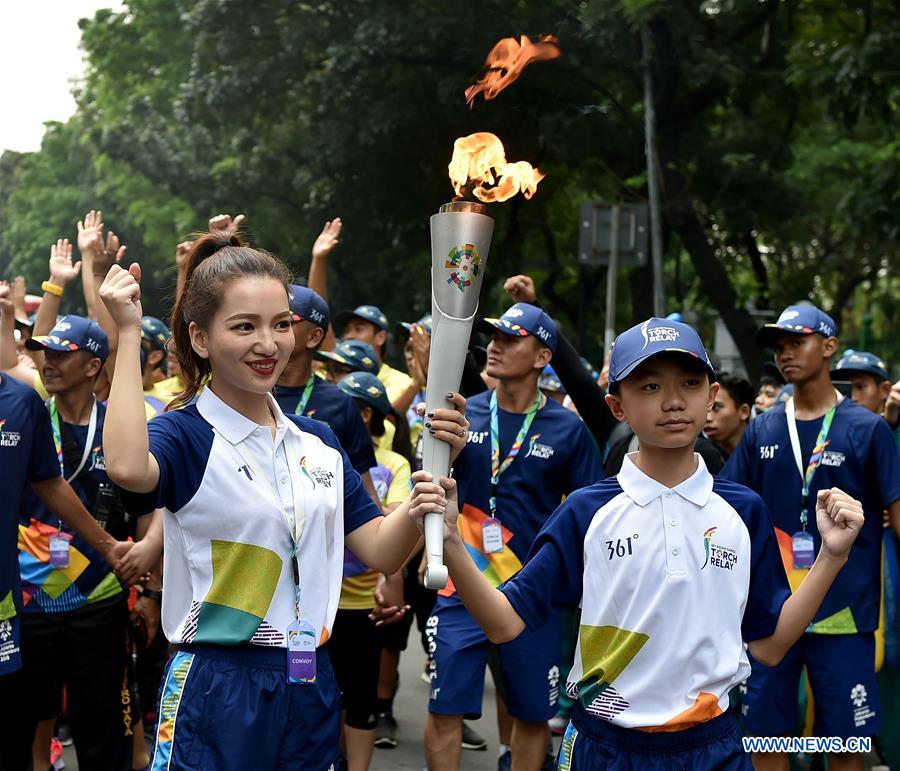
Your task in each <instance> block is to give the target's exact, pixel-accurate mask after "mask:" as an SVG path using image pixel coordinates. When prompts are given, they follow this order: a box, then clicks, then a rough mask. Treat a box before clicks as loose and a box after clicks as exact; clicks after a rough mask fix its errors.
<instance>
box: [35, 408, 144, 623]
mask: <svg viewBox="0 0 900 771" xmlns="http://www.w3.org/2000/svg"><path fill="white" fill-rule="evenodd" d="M44 412H45V413H46V412H47V409H46V407H45V408H44ZM48 418H49V415H48ZM105 419H106V406H105V405H103V404H101V403H98V404H97V429H96V432H95V433H94V438H93V441H92V446H91V448H90V453H89V454H88V457H87V461H86V462H85V465H84V469H83V470H82V471H81V472H80V473H79V474H78V476H77V477H75V479H73V480H72V481H71V482H70V484H71V486H72V489H73V490H74V491H75V493H76V494H77V495H78V497H79V498H80V499H81V502H82V503H83V504H84V507H85V508H86V509H87V510H88V511H89V512H91V513H96V512H95V502H96V498H97V495H98V491H99V490H100V489H101V488H102V487H105V488H106V489H107V490H109V491H115V492H114V493H113V494H115V495H118V488H117V487H116V486H115V485H114V484H113V483H112V481H110V478H109V477H108V476H107V475H106V461H105V458H104V455H103V424H104V421H105ZM65 426H66V428H67V430H68V431H69V432H70V433H71V435H72V438H73V439H74V441H75V445H76V449H77V452H76V453H73V455H74V456H77V458H78V460H80V459H81V455H82V452H83V451H84V446H85V443H86V442H87V439H88V427H87V426H78V425H73V424H71V423H66V424H65ZM51 430H52V429H51ZM50 447H51V451H52V452H53V457H54V462H55V463H56V469H57V471H59V460H58V458H57V456H56V451H55V448H54V446H53V440H52V434H51V440H50ZM70 460H71V458H70V459H66V460H65V461H64V463H65V475H66V477H67V478H68V477H69V476H71V475H72V474H73V473H74V472H75V469H76V467H77V464H78V461H77V460H76V461H75V463H74V464H73V463H71V462H70ZM152 511H153V507H152V506H149V505H148V506H144V507H141V508H139V509H137V510H134V509H130V510H129V512H128V515H129V520H128V521H123V520H122V519H121V518H115V519H114V520H111V521H109V522H106V523H101V525H102V526H104V528H105V529H106V530H107V531H108V532H110V534H111V535H113V537H114V538H116V539H117V540H122V539H124V538H125V537H127V535H132V534H133V530H134V521H133V519H131V515H135V516H140V515H144V514H149V513H151V512H152ZM59 526H60V520H59V518H58V517H57V516H56V514H54V513H53V512H52V511H50V509H48V508H47V506H46V505H45V504H44V502H43V501H42V500H41V499H40V498H39V497H38V496H37V494H36V493H35V492H34V491H33V490H31V489H29V490H26V492H25V495H24V496H23V499H22V505H21V507H20V509H19V571H20V573H21V576H22V590H23V600H24V608H23V612H24V613H41V612H43V613H63V612H66V611H71V610H75V609H77V608H80V607H83V606H84V605H88V604H91V603H94V602H99V601H101V600H107V599H110V598H112V597H115V596H117V595H119V594H121V593H122V591H123V589H124V587H125V585H124V584H123V583H122V582H121V581H120V580H119V579H118V578H117V577H116V575H115V573H113V570H112V568H111V567H110V566H109V563H108V562H107V561H106V560H105V559H103V557H102V556H101V555H100V553H99V552H97V551H96V550H95V549H94V548H93V547H92V546H90V545H88V543H87V542H86V541H85V540H84V539H82V538H81V536H79V535H76V534H75V532H74V531H73V530H71V528H69V527H68V525H66V524H65V522H63V523H62V531H63V532H64V533H67V534H68V535H69V536H71V540H70V542H69V567H67V568H54V567H53V566H52V565H50V563H49V548H50V545H49V542H50V538H51V537H52V536H53V535H55V534H56V531H57V528H58V527H59ZM129 531H131V532H129Z"/></svg>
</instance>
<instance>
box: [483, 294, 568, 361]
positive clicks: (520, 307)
mask: <svg viewBox="0 0 900 771" xmlns="http://www.w3.org/2000/svg"><path fill="white" fill-rule="evenodd" d="M478 328H479V329H481V330H482V331H483V332H492V331H493V330H495V329H497V330H499V331H500V332H503V334H505V335H519V336H521V337H524V336H525V335H533V336H534V337H536V338H537V339H538V340H540V341H541V342H542V343H543V344H544V345H546V346H547V347H548V348H549V349H550V350H551V351H552V352H553V353H556V338H557V334H558V333H557V329H556V322H555V321H554V320H553V319H551V318H550V316H548V315H547V314H546V313H545V312H544V311H542V310H541V309H540V308H538V307H537V306H536V305H530V304H529V303H516V304H515V305H513V306H512V307H510V308H507V309H506V311H504V313H503V315H502V316H501V317H500V318H499V319H482V320H481V321H480V322H478Z"/></svg>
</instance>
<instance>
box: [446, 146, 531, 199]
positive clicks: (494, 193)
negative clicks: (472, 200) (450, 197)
mask: <svg viewBox="0 0 900 771" xmlns="http://www.w3.org/2000/svg"><path fill="white" fill-rule="evenodd" d="M447 168H448V169H449V171H450V182H451V183H452V184H453V189H454V190H455V191H456V195H457V197H459V198H462V197H463V195H464V193H465V188H466V185H468V184H469V183H470V182H474V183H478V184H477V185H476V187H475V188H473V190H472V195H474V196H475V197H476V198H477V199H478V200H479V201H484V202H485V203H491V202H493V201H505V200H506V199H507V198H512V197H513V196H514V195H515V194H516V193H518V192H520V191H521V193H522V195H524V196H525V198H531V196H533V195H534V194H535V191H536V190H537V186H538V182H540V181H541V180H542V179H543V178H544V174H542V173H541V171H540V170H539V169H535V168H534V167H533V166H532V165H531V164H530V163H528V162H527V161H517V162H516V163H508V162H507V160H506V151H505V150H504V149H503V143H502V142H501V141H500V140H499V139H498V138H497V137H496V136H495V135H494V134H490V133H488V132H486V131H480V132H478V133H477V134H469V136H467V137H460V138H459V139H457V140H456V141H455V142H454V143H453V158H452V159H451V160H450V165H449V166H448V167H447ZM485 185H494V187H490V188H486V187H485Z"/></svg>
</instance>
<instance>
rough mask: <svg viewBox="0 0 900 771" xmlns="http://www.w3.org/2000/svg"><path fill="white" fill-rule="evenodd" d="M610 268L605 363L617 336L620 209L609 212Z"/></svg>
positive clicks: (615, 207)
mask: <svg viewBox="0 0 900 771" xmlns="http://www.w3.org/2000/svg"><path fill="white" fill-rule="evenodd" d="M609 215H610V223H609V268H608V269H607V271H606V329H605V330H604V332H603V357H604V361H605V360H606V357H607V356H609V351H610V349H611V348H612V343H613V340H614V339H615V336H616V283H617V281H618V273H619V207H618V206H613V207H612V209H610V212H609Z"/></svg>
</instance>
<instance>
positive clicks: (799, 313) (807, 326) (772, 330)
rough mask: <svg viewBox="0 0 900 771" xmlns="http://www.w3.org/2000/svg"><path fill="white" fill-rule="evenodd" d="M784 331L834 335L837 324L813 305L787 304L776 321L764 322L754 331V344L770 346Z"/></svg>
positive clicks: (825, 335) (763, 346) (796, 333)
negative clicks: (771, 322) (772, 322)
mask: <svg viewBox="0 0 900 771" xmlns="http://www.w3.org/2000/svg"><path fill="white" fill-rule="evenodd" d="M785 332H790V333H791V334H794V335H815V334H819V335H822V336H823V337H834V336H835V335H836V334H837V324H835V323H834V319H833V318H831V316H829V315H828V314H827V313H825V311H821V310H819V309H818V308H817V307H816V306H815V305H789V306H788V307H787V308H785V309H784V310H783V311H782V312H781V315H780V316H779V317H778V321H776V322H775V323H774V324H765V325H763V326H762V327H760V328H759V329H758V330H757V331H756V344H757V345H758V346H760V347H761V348H771V347H772V346H773V345H774V344H775V340H776V339H777V338H778V337H779V336H780V335H783V334H784V333H785Z"/></svg>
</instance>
